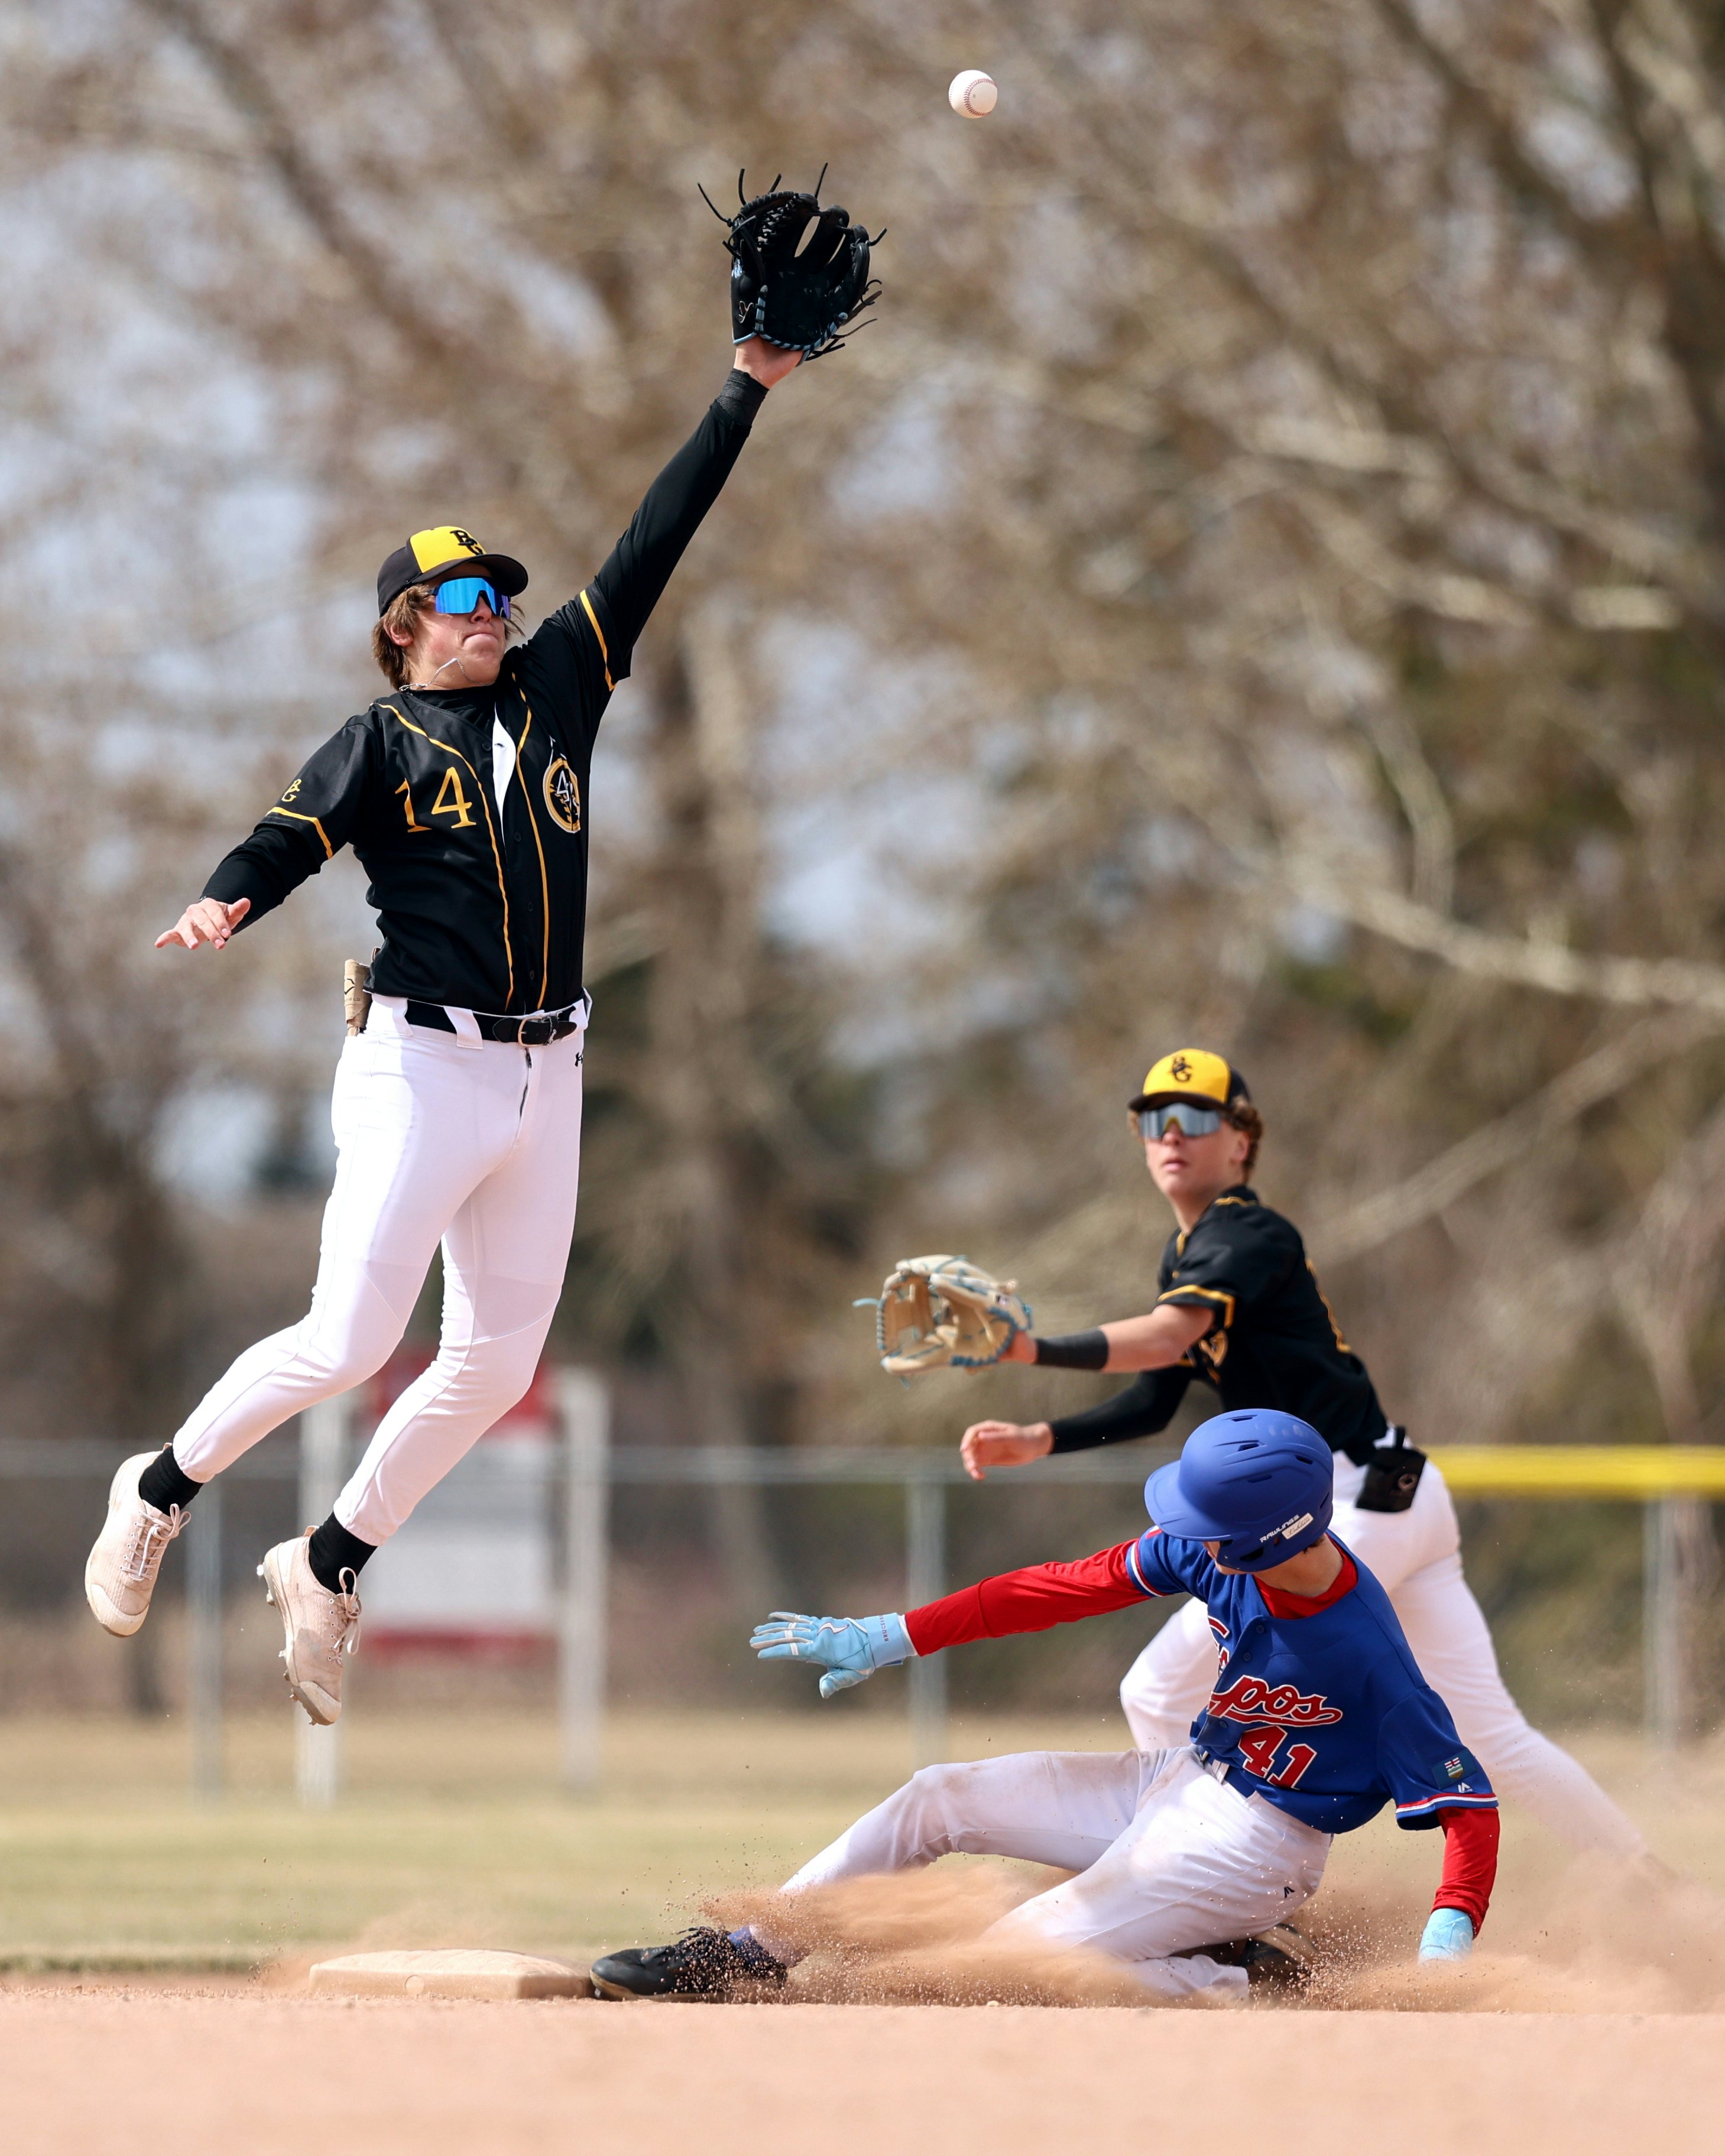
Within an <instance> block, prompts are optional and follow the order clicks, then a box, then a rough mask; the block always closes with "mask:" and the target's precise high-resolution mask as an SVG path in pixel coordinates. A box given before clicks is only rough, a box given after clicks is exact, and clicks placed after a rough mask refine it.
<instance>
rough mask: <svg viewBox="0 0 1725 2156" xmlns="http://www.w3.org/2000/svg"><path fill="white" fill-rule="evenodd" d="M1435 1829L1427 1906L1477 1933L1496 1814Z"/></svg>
mask: <svg viewBox="0 0 1725 2156" xmlns="http://www.w3.org/2000/svg"><path fill="white" fill-rule="evenodd" d="M936 1606H937V1607H938V1604H937V1605H936ZM1438 1825H1440V1827H1442V1829H1443V1830H1444V1876H1443V1881H1442V1883H1441V1885H1440V1886H1439V1888H1438V1890H1437V1896H1436V1898H1435V1900H1434V1902H1432V1905H1431V1906H1432V1907H1433V1908H1434V1909H1460V1910H1461V1912H1462V1914H1463V1915H1464V1916H1465V1917H1467V1918H1468V1919H1469V1921H1470V1922H1471V1923H1472V1925H1473V1928H1474V1930H1475V1932H1476V1933H1477V1932H1478V1931H1479V1928H1480V1927H1481V1924H1483V1923H1484V1922H1485V1921H1486V1906H1487V1904H1488V1903H1489V1902H1490V1901H1491V1887H1492V1883H1493V1881H1495V1880H1496V1879H1497V1813H1496V1812H1495V1811H1489V1812H1487V1811H1462V1810H1460V1809H1457V1810H1455V1811H1447V1812H1440V1813H1439V1814H1438Z"/></svg>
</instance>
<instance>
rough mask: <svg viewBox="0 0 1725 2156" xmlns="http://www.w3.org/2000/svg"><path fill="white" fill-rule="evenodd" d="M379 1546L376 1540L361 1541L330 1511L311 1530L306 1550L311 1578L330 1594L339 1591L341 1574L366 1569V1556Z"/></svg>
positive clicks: (360, 1571)
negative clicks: (309, 1544) (327, 1515)
mask: <svg viewBox="0 0 1725 2156" xmlns="http://www.w3.org/2000/svg"><path fill="white" fill-rule="evenodd" d="M376 1548H377V1544H376V1543H362V1541H361V1540H360V1538H359V1537H358V1536H357V1535H356V1534H354V1533H352V1532H351V1531H350V1530H349V1529H347V1527H343V1526H342V1524H341V1522H340V1521H339V1520H338V1519H337V1518H336V1516H335V1514H334V1513H333V1512H331V1514H330V1516H329V1517H328V1519H326V1521H325V1522H324V1523H323V1525H322V1526H321V1527H314V1528H313V1529H312V1530H311V1548H310V1549H309V1550H308V1551H307V1552H306V1553H305V1554H306V1558H307V1560H308V1562H309V1563H310V1564H311V1577H312V1578H314V1579H315V1580H316V1582H317V1584H318V1585H319V1586H320V1587H326V1588H328V1589H329V1590H330V1593H331V1594H341V1591H342V1589H341V1575H342V1573H344V1572H351V1573H362V1572H363V1571H364V1570H365V1568H366V1559H367V1558H368V1557H369V1556H370V1555H371V1553H372V1551H373V1550H374V1549H376Z"/></svg>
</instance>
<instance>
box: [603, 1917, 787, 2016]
mask: <svg viewBox="0 0 1725 2156" xmlns="http://www.w3.org/2000/svg"><path fill="white" fill-rule="evenodd" d="M588 1978H589V1979H590V1980H591V1982H592V1984H593V1989H594V1990H595V1991H596V1992H597V1993H598V1995H599V1997H600V1998H601V1999H728V1998H729V1997H730V1996H731V1994H732V1991H733V1990H734V1989H736V1987H737V1985H738V1984H783V1982H784V1979H785V1969H784V1964H783V1962H778V1961H775V1960H774V1959H773V1957H772V1955H771V1954H769V1953H768V1952H767V1950H766V1948H764V1947H760V1946H756V1947H752V1948H748V1949H747V1950H746V1949H745V1948H742V1947H740V1946H738V1945H737V1942H736V1941H735V1940H734V1939H732V1938H730V1937H729V1936H728V1935H727V1934H726V1933H724V1932H716V1931H713V1930H711V1929H710V1928H708V1927H706V1926H705V1925H697V1926H696V1928H695V1929H694V1930H693V1931H691V1932H685V1933H684V1934H683V1936H682V1938H680V1939H673V1940H672V1942H671V1943H670V1945H669V1946H668V1947H621V1948H619V1949H618V1951H617V1952H616V1953H608V1954H601V1955H600V1957H599V1958H598V1960H597V1961H596V1962H595V1963H593V1967H592V1968H591V1969H589V1970H588Z"/></svg>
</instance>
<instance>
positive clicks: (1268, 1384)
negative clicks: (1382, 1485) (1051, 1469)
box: [1052, 1183, 1387, 1464]
mask: <svg viewBox="0 0 1725 2156" xmlns="http://www.w3.org/2000/svg"><path fill="white" fill-rule="evenodd" d="M1157 1285H1158V1289H1159V1291H1160V1292H1159V1293H1158V1296H1157V1298H1156V1299H1157V1301H1158V1303H1164V1302H1172V1303H1179V1304H1183V1305H1184V1306H1186V1307H1188V1308H1189V1309H1198V1310H1204V1311H1208V1312H1209V1313H1210V1317H1211V1324H1210V1329H1209V1332H1206V1333H1205V1334H1204V1336H1203V1337H1202V1338H1201V1339H1199V1340H1197V1341H1195V1342H1194V1343H1193V1345H1192V1347H1190V1348H1189V1350H1188V1352H1187V1353H1186V1355H1185V1356H1184V1357H1183V1358H1182V1360H1181V1361H1179V1362H1178V1363H1173V1364H1172V1365H1171V1366H1170V1367H1169V1368H1167V1369H1162V1370H1143V1371H1141V1372H1140V1373H1139V1374H1138V1376H1137V1378H1135V1379H1134V1381H1133V1382H1132V1383H1131V1384H1130V1385H1128V1386H1127V1389H1126V1390H1125V1391H1124V1392H1122V1393H1117V1394H1115V1396H1114V1398H1113V1399H1111V1400H1104V1401H1103V1402H1102V1404H1101V1406H1100V1407H1095V1408H1091V1409H1086V1411H1085V1412H1084V1413H1082V1414H1070V1415H1062V1416H1061V1417H1060V1420H1059V1421H1058V1422H1056V1423H1055V1424H1053V1425H1052V1427H1053V1430H1054V1437H1055V1441H1054V1449H1055V1451H1056V1452H1081V1451H1083V1450H1085V1449H1086V1447H1088V1446H1090V1445H1109V1444H1112V1443H1114V1442H1116V1441H1117V1440H1119V1439H1122V1438H1131V1437H1147V1436H1149V1435H1151V1434H1152V1433H1153V1431H1156V1430H1165V1429H1167V1427H1168V1423H1169V1422H1170V1420H1171V1419H1173V1413H1174V1410H1175V1409H1176V1408H1178V1406H1179V1404H1180V1402H1181V1401H1182V1399H1184V1397H1185V1394H1186V1388H1187V1386H1188V1385H1189V1384H1190V1383H1191V1382H1192V1380H1193V1379H1194V1378H1201V1379H1202V1380H1203V1381H1204V1383H1206V1384H1209V1385H1214V1388H1215V1389H1216V1390H1217V1391H1218V1392H1219V1394H1221V1396H1222V1406H1223V1409H1224V1411H1226V1410H1228V1409H1235V1408H1280V1409H1282V1410H1283V1411H1284V1413H1286V1414H1295V1415H1298V1416H1299V1418H1300V1419H1301V1421H1302V1422H1308V1423H1310V1424H1312V1428H1313V1429H1314V1430H1317V1431H1319V1432H1320V1433H1321V1434H1322V1435H1323V1436H1324V1437H1326V1438H1327V1439H1328V1440H1329V1442H1330V1445H1331V1447H1332V1450H1335V1451H1337V1452H1345V1453H1346V1454H1347V1455H1348V1457H1349V1459H1351V1460H1358V1461H1360V1462H1361V1463H1362V1464H1363V1463H1364V1462H1366V1461H1367V1460H1369V1459H1370V1457H1371V1454H1372V1448H1373V1446H1374V1445H1376V1444H1377V1443H1378V1440H1379V1439H1380V1438H1381V1437H1382V1436H1383V1435H1384V1430H1385V1428H1386V1426H1387V1425H1386V1422H1385V1418H1384V1410H1383V1409H1382V1408H1381V1407H1379V1406H1378V1395H1377V1394H1376V1393H1375V1392H1373V1389H1372V1380H1371V1378H1369V1377H1368V1375H1367V1373H1366V1366H1365V1364H1364V1363H1362V1362H1361V1360H1360V1358H1359V1357H1358V1355H1356V1354H1355V1353H1354V1352H1353V1349H1352V1348H1351V1347H1349V1346H1348V1342H1346V1341H1345V1340H1344V1339H1343V1337H1342V1335H1341V1333H1340V1332H1339V1331H1338V1330H1337V1325H1336V1320H1335V1317H1334V1315H1333V1313H1332V1311H1331V1309H1330V1306H1329V1304H1328V1303H1327V1301H1325V1300H1324V1295H1323V1291H1322V1289H1321V1288H1320V1287H1319V1286H1318V1284H1317V1276H1316V1275H1315V1274H1314V1273H1313V1271H1312V1265H1311V1262H1310V1260H1308V1259H1307V1255H1306V1246H1305V1245H1304V1244H1303V1243H1302V1242H1301V1240H1300V1231H1299V1229H1297V1228H1296V1226H1295V1225H1294V1224H1293V1222H1292V1221H1291V1220H1288V1219H1284V1218H1283V1217H1282V1215H1281V1214H1280V1213H1273V1212H1271V1209H1270V1208H1269V1207H1268V1206H1267V1205H1264V1204H1260V1203H1259V1200H1258V1197H1257V1193H1255V1191H1253V1190H1250V1189H1249V1188H1247V1186H1246V1185H1245V1183H1237V1184H1236V1185H1235V1188H1233V1189H1232V1190H1224V1192H1223V1193H1222V1194H1221V1196H1220V1197H1219V1198H1218V1199H1216V1200H1215V1201H1214V1204H1210V1205H1209V1206H1207V1207H1206V1208H1205V1209H1204V1212H1203V1213H1202V1214H1200V1215H1199V1218H1198V1220H1197V1221H1196V1223H1195V1224H1194V1225H1193V1226H1192V1227H1191V1228H1190V1229H1183V1230H1182V1231H1181V1232H1180V1233H1179V1234H1178V1235H1172V1236H1170V1237H1169V1239H1168V1247H1167V1248H1166V1249H1165V1250H1163V1254H1162V1265H1161V1267H1160V1269H1159V1270H1158V1276H1157Z"/></svg>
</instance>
